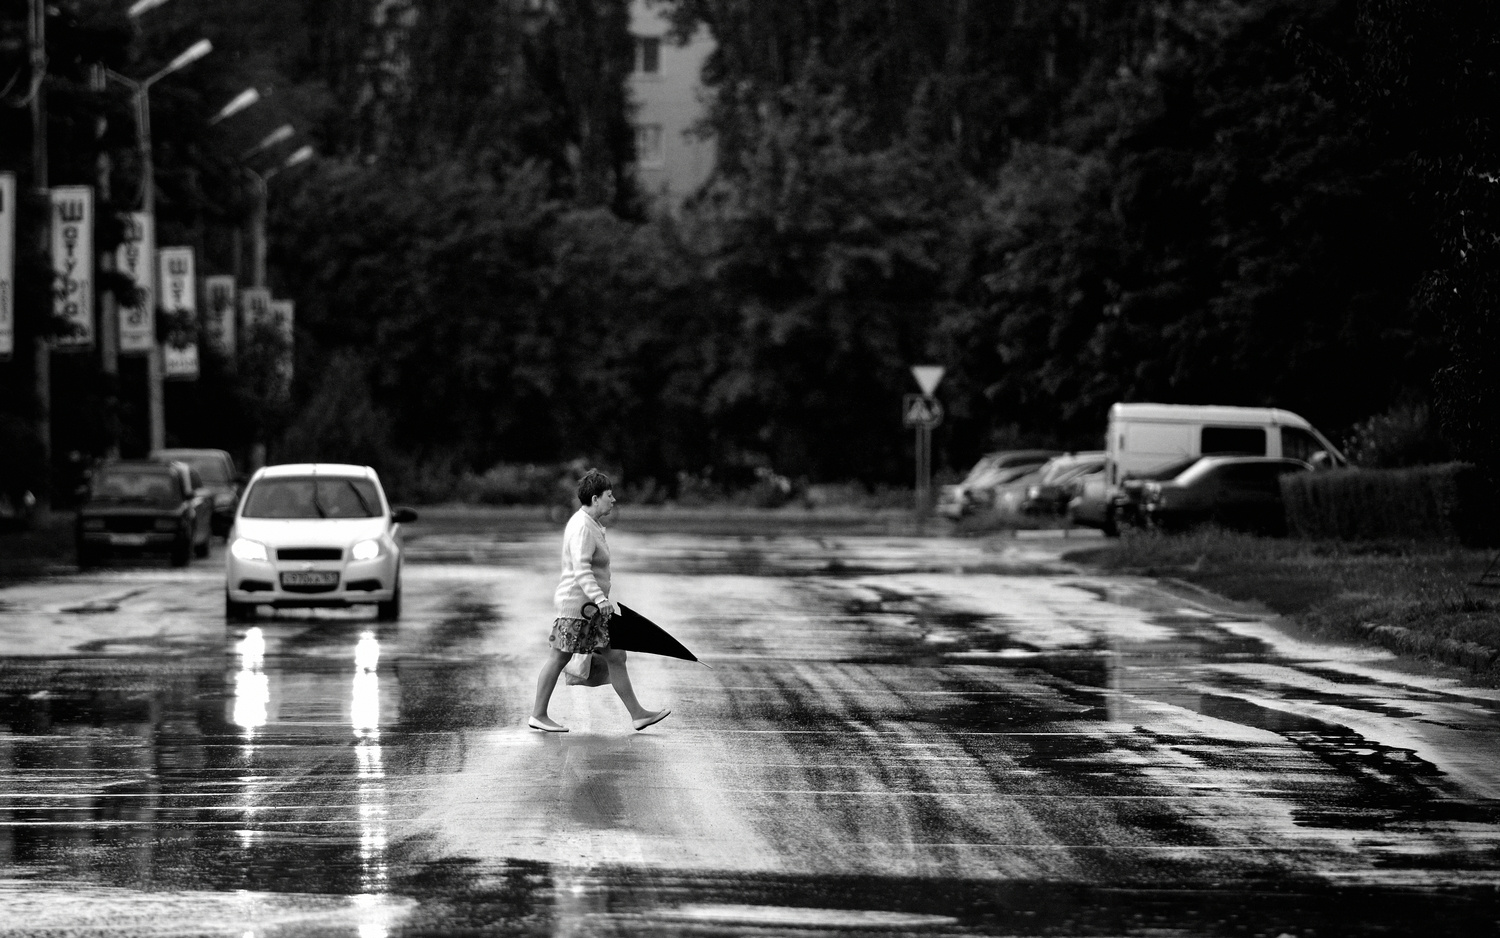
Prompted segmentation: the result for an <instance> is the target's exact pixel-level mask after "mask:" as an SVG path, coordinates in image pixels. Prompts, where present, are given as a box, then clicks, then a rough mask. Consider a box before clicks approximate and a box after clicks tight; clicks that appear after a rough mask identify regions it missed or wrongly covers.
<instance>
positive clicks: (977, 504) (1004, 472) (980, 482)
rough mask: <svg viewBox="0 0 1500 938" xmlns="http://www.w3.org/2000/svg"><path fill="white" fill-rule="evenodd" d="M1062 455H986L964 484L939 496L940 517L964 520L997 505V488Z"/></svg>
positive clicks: (1026, 452) (1041, 451)
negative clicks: (963, 518)
mask: <svg viewBox="0 0 1500 938" xmlns="http://www.w3.org/2000/svg"><path fill="white" fill-rule="evenodd" d="M1057 455H1059V453H1058V451H1057V450H1050V449H1019V450H1000V451H998V452H994V453H989V454H987V455H985V456H983V457H982V458H981V459H980V460H979V461H978V462H976V463H975V464H974V468H972V469H970V470H969V474H968V475H967V476H965V477H964V479H963V481H962V482H958V483H956V484H954V485H945V486H943V487H942V489H941V491H940V492H939V493H938V506H937V510H938V513H939V514H942V515H945V516H946V517H949V518H954V519H958V518H962V517H964V516H965V515H968V514H971V513H973V512H975V511H979V510H982V509H986V508H991V507H993V506H994V504H995V497H996V489H997V488H998V487H999V486H1002V485H1005V484H1007V483H1009V482H1013V481H1015V480H1016V479H1017V478H1019V477H1021V476H1024V475H1027V474H1028V473H1030V472H1032V471H1034V470H1035V469H1036V468H1037V467H1038V466H1041V465H1042V464H1043V463H1045V462H1046V461H1047V460H1049V459H1051V458H1052V457H1054V456H1057Z"/></svg>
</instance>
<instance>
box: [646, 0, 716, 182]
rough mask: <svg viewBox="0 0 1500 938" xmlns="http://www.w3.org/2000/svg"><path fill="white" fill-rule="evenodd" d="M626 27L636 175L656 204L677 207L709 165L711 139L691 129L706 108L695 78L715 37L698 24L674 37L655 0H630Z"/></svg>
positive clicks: (705, 176)
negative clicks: (685, 36) (684, 37)
mask: <svg viewBox="0 0 1500 938" xmlns="http://www.w3.org/2000/svg"><path fill="white" fill-rule="evenodd" d="M630 32H631V35H632V36H634V37H635V68H634V70H633V71H632V72H631V76H630V92H631V100H632V103H633V104H634V105H635V108H636V109H635V113H634V116H633V121H634V123H635V133H636V138H635V139H636V160H637V167H636V175H637V178H638V179H639V180H640V185H641V191H642V192H644V193H645V194H646V195H647V196H649V197H651V198H652V199H653V200H655V203H656V205H658V206H659V207H661V208H665V209H666V210H668V211H675V210H676V209H677V207H678V206H680V205H681V204H682V200H683V199H685V198H687V197H688V196H689V195H691V194H692V193H693V192H694V191H695V190H697V189H698V187H699V186H701V185H702V184H703V183H704V181H705V180H707V179H708V176H709V173H710V172H712V170H713V164H714V145H713V141H711V140H704V139H700V138H699V137H697V136H695V135H693V134H691V133H690V132H689V131H690V130H691V129H692V127H693V126H694V124H695V123H696V122H697V121H698V119H699V117H701V116H702V114H703V111H704V101H703V98H702V95H703V88H702V85H701V83H700V80H699V78H700V75H701V74H702V71H703V60H704V59H705V58H707V57H708V54H709V53H710V52H712V51H713V47H714V46H713V39H712V37H711V36H710V35H709V33H708V30H707V29H704V28H701V27H700V28H699V31H698V32H697V33H696V34H695V35H694V36H692V38H690V39H689V40H688V41H687V42H686V43H682V44H678V43H676V42H673V41H672V37H671V35H670V33H671V29H670V24H669V23H668V22H667V19H666V17H665V15H664V14H663V12H662V11H661V9H660V5H659V4H657V3H655V2H653V0H631V4H630Z"/></svg>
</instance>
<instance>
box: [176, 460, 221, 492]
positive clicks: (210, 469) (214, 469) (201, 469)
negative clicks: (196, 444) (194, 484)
mask: <svg viewBox="0 0 1500 938" xmlns="http://www.w3.org/2000/svg"><path fill="white" fill-rule="evenodd" d="M172 458H173V459H175V460H177V461H178V462H185V463H187V464H188V465H189V466H192V467H193V468H194V469H197V470H198V475H200V476H202V477H203V481H204V482H213V483H215V484H217V485H224V484H226V483H228V482H229V468H228V467H227V466H225V465H224V460H222V459H220V458H218V457H217V456H173V457H172Z"/></svg>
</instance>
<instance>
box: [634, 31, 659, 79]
mask: <svg viewBox="0 0 1500 938" xmlns="http://www.w3.org/2000/svg"><path fill="white" fill-rule="evenodd" d="M635 73H636V74H637V75H660V74H661V38H660V37H658V36H637V37H636V38H635Z"/></svg>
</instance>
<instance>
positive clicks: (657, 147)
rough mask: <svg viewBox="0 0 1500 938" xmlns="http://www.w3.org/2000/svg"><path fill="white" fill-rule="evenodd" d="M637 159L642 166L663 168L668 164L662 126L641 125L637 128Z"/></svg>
mask: <svg viewBox="0 0 1500 938" xmlns="http://www.w3.org/2000/svg"><path fill="white" fill-rule="evenodd" d="M635 159H636V162H637V163H639V164H640V165H642V166H661V165H663V164H665V163H666V161H667V157H666V153H665V152H663V149H662V139H661V125H660V124H641V125H640V126H638V127H636V129H635Z"/></svg>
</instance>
